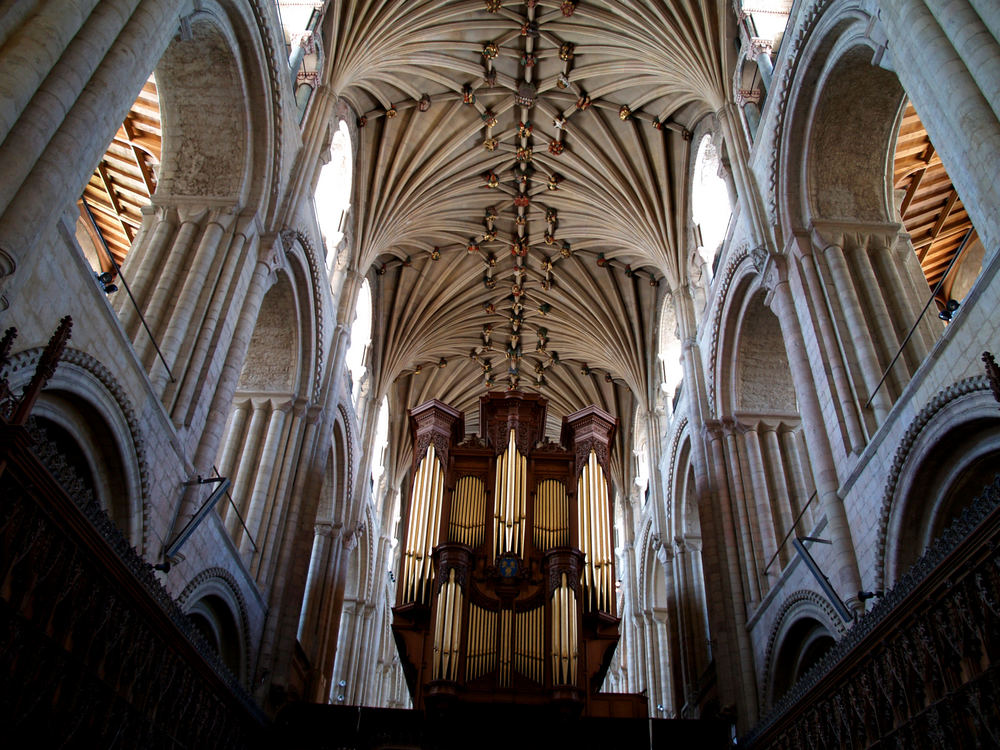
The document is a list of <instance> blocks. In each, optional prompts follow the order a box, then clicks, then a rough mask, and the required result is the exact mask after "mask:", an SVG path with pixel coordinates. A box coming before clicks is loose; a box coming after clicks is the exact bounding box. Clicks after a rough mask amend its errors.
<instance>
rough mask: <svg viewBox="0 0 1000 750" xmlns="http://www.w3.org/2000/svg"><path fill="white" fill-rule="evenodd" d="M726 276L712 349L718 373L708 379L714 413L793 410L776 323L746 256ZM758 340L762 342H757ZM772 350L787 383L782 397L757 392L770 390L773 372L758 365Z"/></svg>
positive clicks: (785, 355)
mask: <svg viewBox="0 0 1000 750" xmlns="http://www.w3.org/2000/svg"><path fill="white" fill-rule="evenodd" d="M730 273H731V275H730V278H729V279H728V280H727V283H726V285H725V289H724V290H723V291H724V292H725V297H724V299H723V300H722V303H721V304H720V305H719V326H720V328H719V331H718V339H720V340H721V341H719V342H716V341H714V340H713V347H712V355H713V362H712V364H713V369H714V370H715V371H716V372H717V373H718V375H717V376H716V377H713V379H712V383H713V390H714V391H715V399H714V401H715V405H716V409H717V412H718V414H719V415H724V416H732V415H733V414H735V413H737V412H741V411H759V410H760V409H762V408H767V409H774V408H775V407H779V406H780V407H782V408H783V407H790V408H789V409H788V411H794V410H795V405H794V388H793V386H792V382H791V374H790V368H789V365H788V355H787V353H786V351H785V344H784V339H783V338H782V335H781V328H780V324H779V322H778V319H777V317H775V315H774V313H772V312H771V310H770V308H768V307H767V306H766V304H765V301H764V296H765V290H764V288H763V287H762V285H761V283H760V277H759V276H758V274H757V272H756V269H755V268H754V266H753V264H752V263H751V262H750V257H749V255H745V256H744V257H743V259H742V260H741V261H739V263H738V264H737V265H736V266H735V267H734V268H733V269H732V271H731V272H730ZM757 336H763V339H761V340H759V341H758V340H756V337H757ZM751 349H752V350H751ZM771 350H775V351H780V355H779V356H780V357H781V358H782V361H781V362H780V363H779V364H780V366H781V368H782V372H784V373H788V377H787V379H786V380H787V382H782V383H781V384H780V385H781V393H775V394H768V393H764V392H760V391H761V390H762V389H766V387H767V386H769V385H774V379H773V368H769V367H768V364H769V363H767V362H766V361H763V360H762V357H766V356H767V354H768V353H769V352H770V351H771ZM769 369H770V371H768V370H769ZM789 399H790V400H789ZM779 401H780V402H783V404H779V403H778V402H779Z"/></svg>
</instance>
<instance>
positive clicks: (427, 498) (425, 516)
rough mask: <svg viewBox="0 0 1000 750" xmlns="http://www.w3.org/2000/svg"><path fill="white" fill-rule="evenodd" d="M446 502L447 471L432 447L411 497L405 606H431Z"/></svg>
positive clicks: (428, 449) (404, 589) (414, 482)
mask: <svg viewBox="0 0 1000 750" xmlns="http://www.w3.org/2000/svg"><path fill="white" fill-rule="evenodd" d="M443 500H444V471H443V469H442V468H441V462H440V461H438V460H437V456H436V454H435V451H434V446H433V445H431V446H429V447H428V448H427V454H426V455H425V456H424V458H423V459H422V460H421V462H420V466H419V467H418V468H417V473H416V476H415V477H414V479H413V492H412V494H411V496H410V518H409V523H408V525H407V532H406V551H405V553H404V557H403V602H404V603H410V602H419V603H422V604H426V603H428V596H429V594H430V584H431V583H432V582H433V580H434V566H433V565H432V564H431V551H432V550H433V548H434V545H436V544H437V538H436V537H437V529H438V525H439V524H440V522H441V506H442V503H443Z"/></svg>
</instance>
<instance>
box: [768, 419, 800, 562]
mask: <svg viewBox="0 0 1000 750" xmlns="http://www.w3.org/2000/svg"><path fill="white" fill-rule="evenodd" d="M761 424H762V426H763V427H764V451H765V453H766V455H767V460H766V461H765V462H764V463H765V466H766V468H767V470H768V478H769V484H770V486H771V491H772V493H773V496H772V497H771V508H772V513H773V514H774V519H775V527H776V528H775V531H776V534H775V536H776V539H777V543H778V544H779V545H781V546H780V547H778V560H779V561H780V563H781V567H782V568H784V567H785V565H787V564H788V561H789V560H790V559H791V546H790V545H789V544H788V543H787V542H784V541H783V540H784V539H785V538H786V535H787V534H788V533H789V532H790V531H791V528H792V523H793V521H794V520H795V517H794V515H793V514H792V508H791V502H790V499H789V496H788V483H787V481H786V480H785V469H784V464H785V461H784V456H783V454H782V451H781V445H780V444H779V442H778V427H779V425H778V423H777V422H762V423H761ZM775 572H778V570H777V569H775Z"/></svg>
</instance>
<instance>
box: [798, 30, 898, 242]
mask: <svg viewBox="0 0 1000 750" xmlns="http://www.w3.org/2000/svg"><path fill="white" fill-rule="evenodd" d="M871 59H872V48H871V47H870V46H868V45H867V44H860V43H855V44H851V46H849V48H848V49H846V50H844V51H843V52H842V53H841V54H840V55H839V56H837V57H836V59H835V60H834V61H833V64H832V65H831V66H830V68H829V69H828V70H826V71H824V74H823V79H824V80H822V82H821V83H820V85H819V86H818V89H819V92H818V94H817V97H816V100H815V101H814V103H813V106H812V111H811V113H810V129H809V132H808V134H807V136H806V137H807V141H806V149H805V154H806V158H805V160H804V164H805V174H804V175H803V178H804V183H805V185H804V187H805V191H803V193H801V195H802V196H803V198H804V200H805V202H806V205H805V206H804V207H803V208H804V209H805V211H806V212H807V215H808V216H810V218H811V219H812V221H817V220H825V221H841V220H850V221H863V222H869V223H891V222H893V221H895V211H894V209H893V202H892V181H891V173H892V165H891V159H892V144H893V143H894V142H895V135H896V132H897V131H898V129H899V126H898V119H897V118H898V116H899V113H900V108H901V106H902V103H903V99H904V96H905V95H904V92H903V88H902V86H900V84H899V81H898V80H897V78H896V75H895V74H894V73H892V72H890V71H887V70H884V69H883V68H879V67H876V66H873V65H872V64H871ZM846 101H850V102H851V106H850V107H845V106H844V102H846Z"/></svg>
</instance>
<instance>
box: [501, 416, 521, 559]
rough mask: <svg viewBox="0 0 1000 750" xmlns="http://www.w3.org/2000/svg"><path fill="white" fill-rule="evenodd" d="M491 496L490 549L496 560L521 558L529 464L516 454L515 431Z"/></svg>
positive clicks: (502, 456) (504, 454) (502, 459)
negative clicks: (510, 556) (506, 556)
mask: <svg viewBox="0 0 1000 750" xmlns="http://www.w3.org/2000/svg"><path fill="white" fill-rule="evenodd" d="M493 495H494V498H495V500H494V506H493V507H494V510H493V518H494V534H493V546H494V550H495V554H496V555H497V556H498V557H499V556H500V555H502V554H504V553H505V552H513V553H514V554H516V555H517V556H518V557H521V556H522V555H524V519H525V516H526V515H527V507H528V505H527V495H528V461H527V459H526V458H525V457H524V456H522V455H521V454H520V453H518V451H517V443H516V441H515V439H514V430H511V431H510V439H509V440H508V443H507V450H505V451H504V452H503V454H502V455H501V456H500V458H499V459H498V460H497V470H496V484H495V485H494V488H493Z"/></svg>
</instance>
